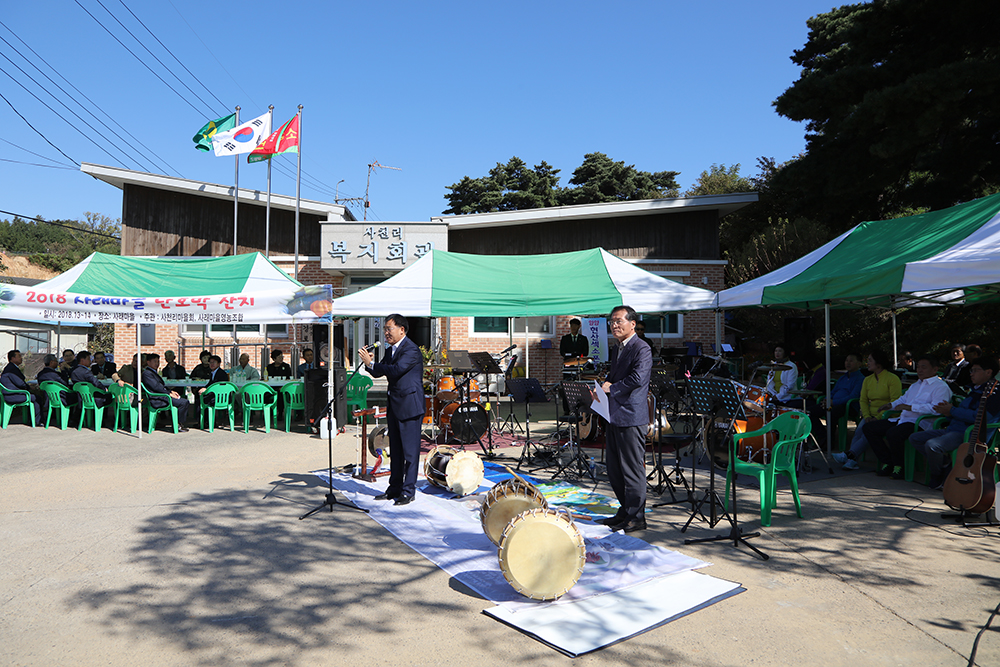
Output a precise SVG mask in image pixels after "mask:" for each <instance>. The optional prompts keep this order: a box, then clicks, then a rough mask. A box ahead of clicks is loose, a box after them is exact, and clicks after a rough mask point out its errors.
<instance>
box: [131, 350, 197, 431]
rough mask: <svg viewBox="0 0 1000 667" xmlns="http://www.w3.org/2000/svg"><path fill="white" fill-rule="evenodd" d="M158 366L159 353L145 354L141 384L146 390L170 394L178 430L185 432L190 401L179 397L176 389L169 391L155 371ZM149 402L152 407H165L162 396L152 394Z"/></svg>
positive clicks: (165, 402)
mask: <svg viewBox="0 0 1000 667" xmlns="http://www.w3.org/2000/svg"><path fill="white" fill-rule="evenodd" d="M159 367H160V355H158V354H156V353H155V352H153V353H151V354H148V355H146V367H145V368H143V369H142V386H143V388H144V389H145V390H146V391H152V392H155V393H157V394H168V395H169V396H170V402H171V403H172V404H173V405H174V407H176V408H177V424H178V426H179V429H178V430H179V431H180V432H181V433H186V432H187V430H188V429H187V427H186V426H185V424H186V423H187V414H188V408H189V407H190V405H191V404H190V403H189V402H188V400H187V399H186V398H181V396H180V394H178V393H177V392H176V391H169V390H168V389H167V386H166V385H165V384H163V379H162V378H161V377H160V374H159V373H157V372H156V371H157V369H158V368H159ZM147 400H148V401H149V404H150V405H151V406H153V407H154V408H165V407H167V399H166V398H163V397H162V396H153V397H150V398H148V399H147Z"/></svg>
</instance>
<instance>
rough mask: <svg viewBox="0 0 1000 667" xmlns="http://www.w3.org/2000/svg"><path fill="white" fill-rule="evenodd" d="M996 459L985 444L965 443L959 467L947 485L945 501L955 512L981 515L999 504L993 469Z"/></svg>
mask: <svg viewBox="0 0 1000 667" xmlns="http://www.w3.org/2000/svg"><path fill="white" fill-rule="evenodd" d="M996 463H997V461H996V458H995V457H993V456H992V455H991V454H989V453H988V451H987V447H986V445H985V444H983V443H978V444H977V443H969V442H967V443H965V444H963V445H962V446H961V447H959V448H958V453H957V455H956V458H955V467H954V468H953V469H952V471H951V472H950V473H948V479H946V480H945V483H944V501H945V502H946V503H948V506H949V507H951V508H952V509H956V510H959V511H962V510H965V511H966V512H970V513H972V514H981V513H982V512H985V511H987V510H988V509H989V508H990V507H992V506H993V504H994V502H995V501H996V484H995V483H994V481H993V469H994V468H995V467H996Z"/></svg>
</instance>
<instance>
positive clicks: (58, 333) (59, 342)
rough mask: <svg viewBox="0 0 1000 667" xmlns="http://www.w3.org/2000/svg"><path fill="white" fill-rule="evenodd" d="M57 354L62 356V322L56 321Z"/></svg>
mask: <svg viewBox="0 0 1000 667" xmlns="http://www.w3.org/2000/svg"><path fill="white" fill-rule="evenodd" d="M56 356H58V357H62V322H56Z"/></svg>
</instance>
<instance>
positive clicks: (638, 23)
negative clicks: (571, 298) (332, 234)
mask: <svg viewBox="0 0 1000 667" xmlns="http://www.w3.org/2000/svg"><path fill="white" fill-rule="evenodd" d="M102 4H103V7H105V8H107V10H110V11H111V13H113V14H114V15H115V16H116V17H117V18H118V19H119V20H120V21H121V22H122V23H123V24H125V26H127V27H128V28H129V29H130V30H131V31H132V33H133V34H135V35H136V36H137V37H139V38H140V40H141V41H142V42H143V43H144V44H145V45H146V46H147V47H148V48H149V49H150V51H152V52H153V53H154V54H156V56H157V57H159V58H160V60H162V61H163V62H164V63H165V64H167V65H168V66H169V68H170V71H172V72H174V73H176V74H177V76H178V77H179V78H180V79H181V81H183V82H184V83H185V84H187V86H189V87H190V88H191V89H192V90H193V91H194V93H197V95H198V97H200V98H201V100H199V99H198V97H196V96H195V95H194V94H193V93H191V92H189V91H188V90H186V89H185V88H184V87H183V86H182V84H181V83H179V82H178V81H177V79H174V78H173V75H172V74H170V73H168V72H167V71H166V70H164V69H163V67H161V66H160V65H159V64H157V63H156V61H155V60H153V58H152V57H151V56H150V55H149V54H148V53H147V52H146V51H144V50H143V49H142V47H140V46H138V45H137V44H136V42H135V41H133V39H132V37H130V36H129V35H128V33H127V32H126V31H125V30H124V29H123V28H122V27H121V26H120V25H118V23H116V22H115V20H114V19H113V18H111V16H110V15H109V14H108V12H107V11H105V9H104V8H102ZM126 5H127V8H128V9H130V10H131V11H132V12H134V13H135V15H136V16H138V18H139V19H141V20H142V22H143V23H144V24H145V25H146V26H147V27H148V28H149V29H150V30H151V31H152V33H153V34H154V35H155V36H156V38H158V39H159V40H160V41H161V42H163V44H164V45H165V46H166V47H168V48H169V49H170V52H172V53H173V55H174V56H176V57H177V59H179V60H180V61H181V62H182V63H183V64H184V65H185V66H186V67H187V68H188V69H190V70H191V71H192V72H193V73H194V74H195V75H196V76H197V77H198V78H199V79H200V81H201V83H204V84H205V86H207V90H206V88H205V87H203V86H201V85H200V84H199V83H198V82H197V81H196V80H195V79H193V78H192V77H191V76H190V75H189V74H187V72H185V71H184V69H183V68H182V67H181V65H179V64H178V63H177V61H176V60H174V58H173V57H172V56H171V55H170V54H169V53H167V51H165V50H164V49H163V47H161V46H160V45H159V44H158V43H157V42H156V40H155V39H154V38H153V37H151V36H150V35H149V33H147V32H146V30H145V29H144V28H143V27H142V26H141V25H140V24H139V23H138V22H137V21H136V20H135V18H133V16H132V15H131V14H130V13H129V12H128V9H126ZM81 6H82V7H81ZM276 6H278V5H277V3H265V2H257V1H256V0H254V1H250V2H244V3H242V4H240V5H239V6H238V9H236V10H234V11H233V12H232V13H231V14H225V13H221V12H222V11H224V8H223V5H218V4H213V5H205V4H204V3H203V2H195V1H193V0H161V1H158V2H150V1H149V0H147V1H145V2H140V0H124V5H123V4H122V0H51V1H46V2H43V3H7V5H6V6H5V8H4V11H3V12H2V14H0V21H2V23H3V25H0V37H3V39H4V40H6V41H7V42H9V43H10V44H11V45H13V46H14V47H16V50H15V49H12V48H11V46H8V44H5V43H3V42H0V53H2V54H4V56H6V57H0V70H3V71H4V72H9V73H10V74H12V75H13V76H14V78H15V79H17V80H18V81H20V82H21V83H23V84H24V85H25V86H26V87H27V88H28V89H29V90H31V91H32V92H34V93H35V94H37V95H38V96H39V97H41V98H42V99H43V100H45V101H46V102H47V103H48V104H49V106H51V107H52V108H53V109H55V110H57V111H58V112H59V113H60V114H61V115H62V116H64V117H65V118H67V119H69V120H71V121H72V122H73V124H75V125H76V126H78V127H79V128H80V129H81V130H83V132H84V133H85V134H86V135H88V136H89V137H91V139H93V142H91V141H89V140H88V139H87V138H85V137H84V136H82V135H81V134H80V133H78V132H77V131H76V130H74V129H72V128H71V127H70V126H69V125H67V124H66V123H65V122H64V121H62V120H60V119H59V118H58V117H57V116H56V115H55V114H53V113H52V112H51V111H49V110H48V109H46V108H45V107H44V106H43V105H42V104H41V103H39V102H38V101H36V100H35V99H34V98H33V97H32V96H31V95H30V94H29V93H28V92H26V91H25V90H24V89H22V88H21V87H20V86H18V85H17V84H16V83H14V82H13V81H11V79H10V78H8V76H7V75H6V74H3V73H2V72H0V92H2V93H3V95H4V97H6V98H7V100H9V102H10V103H11V104H13V105H14V107H16V109H17V111H18V112H20V114H21V115H23V116H24V117H25V118H26V119H27V121H28V122H30V123H31V124H32V125H33V126H34V127H35V128H37V129H38V130H39V131H40V132H41V133H42V134H44V135H45V137H46V138H47V139H48V140H49V141H51V142H52V144H54V145H55V146H57V147H58V148H59V149H61V150H62V151H63V152H65V153H66V154H67V155H68V156H69V157H70V158H72V159H73V160H76V161H77V162H93V163H98V164H107V165H112V166H123V165H122V164H119V162H117V161H116V159H115V158H117V159H118V160H121V161H122V162H123V163H124V166H126V167H127V168H130V169H137V170H141V171H152V172H154V173H167V174H170V175H174V176H176V175H180V176H183V177H184V178H189V179H194V180H203V181H209V182H214V183H222V184H227V185H229V184H232V181H233V171H234V170H233V159H232V158H227V159H222V158H215V157H214V156H212V155H211V154H208V153H203V152H201V151H196V150H195V149H194V144H193V142H192V141H191V137H192V136H193V135H194V133H195V132H196V131H197V130H198V129H199V128H200V127H201V126H202V125H203V124H204V123H205V122H206V121H207V120H209V119H211V118H216V117H219V116H223V115H226V114H228V113H232V110H233V107H235V106H236V105H237V104H238V105H240V106H241V107H242V110H241V112H240V114H241V118H242V119H244V120H247V119H249V118H251V117H253V116H256V115H259V114H261V113H264V112H265V111H266V110H267V106H268V104H273V105H274V106H275V115H274V120H275V124H276V125H277V124H280V123H282V122H284V121H285V120H288V119H289V118H291V117H292V116H293V115H294V113H295V109H296V106H297V105H299V104H302V105H304V111H303V119H302V121H303V129H302V136H303V153H302V159H303V170H304V171H305V173H306V174H307V175H308V177H307V178H306V179H305V180H304V181H303V189H302V196H303V197H304V198H309V199H317V200H320V201H333V198H334V194H333V193H334V191H335V189H336V188H337V187H338V186H337V183H338V181H340V180H341V179H344V182H343V183H340V184H339V192H340V194H341V196H352V197H362V196H363V195H364V192H365V181H366V178H367V175H368V168H367V164H368V163H369V162H372V161H373V160H378V162H380V163H381V164H384V165H389V166H393V167H399V168H400V169H401V171H395V170H381V171H376V172H375V173H374V174H373V175H372V180H371V190H370V194H369V196H370V200H371V208H370V209H369V218H370V219H375V220H384V221H389V220H426V219H428V218H430V217H431V216H433V215H438V214H440V213H441V211H443V210H444V208H445V207H446V205H447V204H446V202H445V200H444V195H445V193H446V187H447V186H448V185H450V184H452V183H455V182H457V181H459V180H460V179H461V178H462V177H463V176H466V175H468V176H472V177H476V176H482V175H484V174H486V172H487V171H488V170H489V169H490V168H491V167H493V166H494V165H495V164H496V163H497V162H506V161H507V160H508V159H509V158H510V157H512V156H514V155H516V156H518V157H520V158H521V159H523V160H524V161H525V162H527V163H529V164H537V163H539V162H541V161H542V160H545V161H547V162H548V163H549V164H551V165H553V166H554V167H556V168H558V169H561V170H562V171H561V173H560V176H561V177H562V178H561V181H560V183H561V184H562V185H565V184H566V182H567V180H568V179H569V178H570V176H571V174H572V171H573V169H575V168H576V167H577V166H579V165H580V163H581V162H582V161H583V156H584V154H586V153H590V152H594V151H599V152H603V153H606V154H607V155H609V156H610V157H611V158H613V159H614V160H623V161H625V162H626V163H627V164H634V165H635V166H636V167H637V168H638V169H641V170H645V171H663V170H674V171H680V172H681V174H680V176H679V177H678V181H679V183H680V185H681V188H682V190H683V189H685V188H687V187H689V186H690V185H691V184H692V183H693V182H694V181H695V179H697V177H698V175H699V174H700V173H701V172H702V171H704V170H706V169H708V168H709V167H710V166H711V165H712V164H726V165H731V164H734V163H740V164H741V165H742V169H741V173H743V174H744V175H752V174H754V173H756V171H757V170H756V160H757V158H758V157H760V156H768V157H774V158H776V159H778V160H779V161H782V160H786V159H788V158H790V157H792V156H794V155H796V154H797V153H799V152H800V151H802V149H803V148H804V137H803V135H804V127H803V125H802V124H800V123H793V122H791V121H789V120H787V119H784V118H781V117H779V116H778V115H777V114H776V113H775V112H774V110H773V107H772V106H771V103H772V101H773V100H774V99H775V98H776V97H777V96H778V95H780V94H781V93H782V92H783V91H784V90H785V89H786V88H787V87H788V86H790V85H791V84H792V83H793V82H794V81H795V80H796V79H797V78H798V76H799V70H798V68H797V67H795V66H794V65H793V64H792V62H791V61H790V60H789V57H790V56H791V55H792V52H793V51H794V50H795V49H797V48H800V47H801V46H802V45H803V44H804V43H805V41H806V37H807V28H806V23H805V22H806V19H807V18H809V17H810V16H814V15H816V14H819V13H823V12H827V11H830V9H832V8H833V7H834V6H836V5H834V4H833V3H831V2H830V0H823V1H821V2H817V1H814V0H761V1H759V2H744V1H735V0H731V1H723V2H673V1H667V0H663V1H661V2H621V3H609V2H600V3H599V2H585V1H577V2H537V1H536V2H520V1H514V2H506V3H477V2H431V3H412V2H376V1H372V2H350V3H346V2H301V3H286V4H284V8H283V9H280V10H276V9H275V7H276ZM296 7H300V8H301V9H300V10H299V11H297V12H296V11H295V8H296ZM83 8H86V9H87V10H89V12H90V13H91V14H93V15H94V16H95V17H97V18H98V19H100V21H101V23H103V24H104V25H106V26H107V27H108V28H109V29H110V30H111V31H112V32H114V33H115V34H116V35H117V36H118V38H119V39H121V40H122V41H123V42H124V43H125V44H126V45H127V46H129V47H130V48H131V49H132V50H133V51H134V52H135V53H137V54H138V55H140V56H141V57H142V58H143V60H144V61H146V62H147V63H149V65H150V67H151V68H152V69H153V70H154V71H156V72H157V73H158V74H159V75H160V76H161V77H163V78H164V79H165V80H167V81H168V82H169V83H170V84H171V86H173V88H175V89H176V90H177V91H178V92H179V93H180V94H178V93H175V92H173V91H172V90H171V89H170V88H168V87H167V85H165V84H164V83H162V82H161V81H159V80H158V79H157V78H156V77H155V76H154V75H153V74H152V73H150V71H149V70H148V69H146V68H145V66H143V65H142V64H140V63H139V62H138V61H137V60H136V59H135V57H133V56H132V55H131V54H130V53H129V52H128V51H127V50H126V49H125V48H123V47H122V46H121V45H120V44H118V43H117V42H116V41H115V40H114V39H113V38H112V37H111V36H109V35H108V33H107V32H106V31H105V30H104V28H102V27H101V26H100V25H98V23H97V22H95V20H94V19H93V18H91V17H90V16H88V14H87V13H86V12H85V11H84V9H83ZM216 11H219V12H220V13H216ZM4 26H6V27H4ZM11 31H13V32H11ZM15 35H16V36H15ZM19 39H20V40H23V41H24V43H26V44H27V45H28V46H29V47H30V48H31V49H33V50H34V51H35V52H37V54H38V56H40V57H41V58H43V59H44V60H45V61H46V62H47V63H48V64H49V65H51V66H52V68H54V70H56V71H57V72H58V74H59V75H61V76H62V77H65V78H66V79H67V80H68V81H69V82H70V83H71V84H72V85H73V86H75V87H76V88H78V89H79V90H80V91H81V93H82V94H84V95H86V96H87V97H89V98H90V100H92V101H93V102H94V103H96V104H97V105H98V106H99V107H100V108H101V109H102V110H103V112H105V113H107V114H108V115H109V116H110V117H111V118H113V119H114V121H115V122H117V123H118V124H120V125H121V126H123V127H124V128H125V129H126V130H127V131H128V132H129V133H131V134H132V135H134V136H135V137H136V138H137V139H138V140H139V141H141V142H142V143H143V144H145V146H146V147H148V149H149V151H148V152H147V151H146V150H145V149H140V150H142V152H143V153H146V154H147V157H145V158H143V157H139V158H138V160H139V161H140V165H141V166H137V165H136V163H135V162H133V161H132V159H135V158H134V157H133V158H132V159H130V158H127V157H125V156H123V155H122V154H121V153H120V152H118V151H117V150H116V148H115V146H121V147H123V149H124V152H125V154H126V155H128V156H135V152H134V151H133V150H131V149H130V148H129V147H130V146H133V145H134V144H135V142H134V140H133V139H131V138H129V137H123V136H115V135H116V134H117V135H120V134H121V131H120V130H119V129H118V128H117V127H116V126H115V125H114V124H112V122H111V121H110V120H108V118H107V117H105V116H104V115H102V114H101V113H100V112H97V111H94V113H95V114H97V115H98V116H99V117H100V118H101V119H102V120H103V121H104V122H105V123H107V124H108V125H109V126H111V127H112V128H114V134H113V133H112V132H110V131H109V130H106V129H105V128H103V127H101V126H100V125H98V123H97V122H96V121H95V120H93V118H91V117H90V116H89V115H87V114H86V113H85V112H83V111H81V110H80V108H79V107H78V106H76V105H75V104H74V103H73V102H71V101H70V100H69V98H67V97H66V96H65V95H63V94H62V93H60V92H59V91H58V90H57V89H56V88H55V87H54V86H53V85H52V84H51V83H50V82H49V81H47V80H46V79H45V78H44V77H43V76H42V75H40V74H39V73H38V72H37V71H36V70H34V69H33V68H32V67H31V66H30V65H28V64H27V63H26V62H25V61H24V60H23V59H22V58H21V57H20V55H19V54H22V53H23V54H24V55H26V56H28V58H29V59H30V61H31V62H32V63H34V64H36V65H37V66H38V67H40V68H42V70H43V71H44V72H45V73H46V74H47V75H48V76H50V77H52V79H54V80H55V81H56V82H58V83H59V84H60V85H61V86H62V87H63V88H65V89H66V90H67V91H69V92H70V93H72V94H73V96H74V97H76V98H77V99H79V100H81V101H82V102H84V104H85V105H86V106H87V108H89V109H91V110H94V107H93V106H91V105H90V104H89V103H87V102H86V100H84V99H83V97H82V96H81V94H80V93H77V92H76V91H74V90H73V89H72V88H71V87H70V86H69V84H67V83H66V82H65V81H64V80H63V79H61V78H59V76H57V75H56V74H55V73H53V71H52V70H51V69H49V68H48V67H46V66H45V65H44V64H43V63H42V62H41V60H40V59H39V57H36V56H35V55H34V54H32V53H30V51H28V49H27V48H26V47H25V46H24V45H23V44H22V43H21V42H20V41H18V40H19ZM7 58H9V59H10V61H13V62H14V63H16V64H17V65H18V66H20V67H21V68H22V69H24V70H25V71H27V72H28V73H30V74H31V76H32V77H34V78H35V80H36V81H38V82H40V83H41V84H43V85H44V87H45V88H46V89H48V90H52V91H53V92H54V93H56V95H57V96H58V98H59V99H61V100H63V101H64V102H65V103H66V104H67V105H69V106H70V108H72V109H73V110H74V111H76V113H78V114H80V116H81V117H83V118H84V119H85V120H87V122H89V123H90V124H91V125H93V126H94V127H95V128H97V129H99V130H100V131H101V132H102V133H103V134H105V135H106V136H107V137H108V140H105V139H102V138H100V137H98V136H96V135H95V134H94V132H93V131H91V130H89V129H88V128H86V127H85V126H84V125H83V123H82V122H81V121H79V120H77V119H76V118H74V117H73V116H72V115H71V114H70V113H69V112H68V111H66V109H65V108H64V107H62V106H61V105H59V103H58V102H55V101H53V99H52V98H51V97H49V96H48V95H47V94H46V93H44V92H42V91H41V90H40V89H39V88H38V87H37V86H36V84H34V83H32V82H31V81H30V80H28V78H27V77H26V76H25V75H23V74H22V73H21V72H19V71H17V69H16V68H15V67H14V65H12V64H11V62H10V61H9V60H7ZM220 62H221V64H220ZM216 98H218V100H216ZM0 127H2V128H3V130H2V131H0V139H2V140H3V141H0V158H2V159H5V160H17V161H23V162H31V163H39V164H53V163H52V162H50V161H49V160H55V161H57V162H60V163H62V164H69V163H68V160H67V159H66V158H64V157H63V156H62V155H60V154H59V152H57V151H56V149H55V148H53V147H52V146H50V145H49V144H48V143H46V141H45V140H44V139H43V138H42V137H40V136H39V135H38V134H37V133H36V132H34V131H33V130H32V129H31V128H29V127H28V126H27V125H26V124H25V121H24V120H22V119H21V118H20V117H19V116H18V115H17V114H15V112H14V111H13V110H12V109H11V107H10V106H8V104H7V103H6V102H4V101H3V100H0ZM11 144H15V145H16V146H18V147H20V148H18V147H15V146H13V145H11ZM22 148H23V149H27V150H28V151H32V152H33V153H37V154H38V155H40V156H44V158H47V159H42V158H41V157H38V156H36V155H32V154H30V153H28V152H25V151H24V150H22ZM105 151H107V152H105ZM149 153H152V154H155V156H152V157H151V156H150V155H149ZM109 154H110V155H109ZM112 156H114V157H112ZM244 158H245V156H244ZM279 162H280V163H281V164H283V165H284V166H283V167H281V168H280V171H279V168H278V167H277V166H276V168H275V171H274V173H273V185H272V190H273V191H274V192H280V193H284V194H290V195H294V193H295V183H294V170H295V161H294V157H289V156H285V157H284V158H281V159H280V160H279ZM281 171H284V172H287V174H289V175H286V174H285V173H281ZM0 182H2V184H3V187H2V191H0V192H2V195H0V209H3V210H6V211H13V212H16V213H21V214H27V215H40V216H43V217H45V218H47V219H58V218H61V219H75V218H82V217H83V215H84V212H86V211H93V212H96V213H101V214H105V215H109V216H111V217H114V218H117V217H120V215H121V199H122V197H121V191H119V190H117V189H116V188H113V187H112V186H110V185H107V184H105V183H103V182H100V181H96V180H94V179H92V178H91V177H89V176H87V175H85V174H82V173H80V172H79V170H78V169H75V167H74V169H73V170H69V169H55V168H43V167H37V166H28V165H22V164H15V163H11V162H0ZM240 186H241V187H249V188H257V189H261V190H263V189H264V188H265V187H266V167H265V166H264V165H263V164H257V165H247V164H246V162H245V159H244V161H243V162H242V163H241V166H240ZM353 210H354V212H355V215H357V217H358V218H359V219H360V218H361V213H362V212H361V209H360V208H358V207H355V208H354V209H353ZM8 217H10V216H7V215H4V214H0V218H8Z"/></svg>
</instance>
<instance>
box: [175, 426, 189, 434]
mask: <svg viewBox="0 0 1000 667" xmlns="http://www.w3.org/2000/svg"><path fill="white" fill-rule="evenodd" d="M189 430H190V429H189V428H188V427H187V426H181V427H180V428H179V429H177V432H178V433H187V432H188V431H189Z"/></svg>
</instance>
